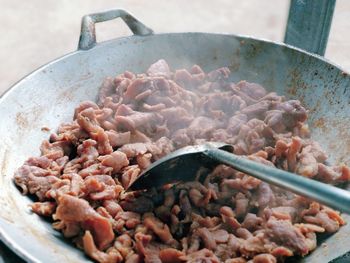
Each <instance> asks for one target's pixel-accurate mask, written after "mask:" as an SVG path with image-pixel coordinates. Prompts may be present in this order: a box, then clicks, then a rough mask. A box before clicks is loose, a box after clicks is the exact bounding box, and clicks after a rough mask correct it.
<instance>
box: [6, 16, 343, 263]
mask: <svg viewBox="0 0 350 263" xmlns="http://www.w3.org/2000/svg"><path fill="white" fill-rule="evenodd" d="M116 17H121V18H123V20H124V21H125V22H126V23H127V24H128V26H129V27H130V28H131V30H132V31H133V33H134V35H133V36H131V37H124V38H118V39H114V40H111V41H108V42H104V43H101V44H98V45H95V37H94V23H95V22H100V21H104V20H109V19H112V18H116ZM160 58H164V59H165V60H167V61H168V62H169V64H170V66H171V67H172V68H173V69H176V68H182V67H188V66H191V65H192V64H199V65H200V66H201V67H202V68H204V69H205V70H211V69H215V68H217V67H222V66H228V67H229V68H230V69H231V71H232V76H231V78H232V80H233V81H238V80H241V79H246V80H248V81H251V82H258V83H260V84H262V85H263V86H264V87H266V88H267V89H268V90H271V91H276V92H278V93H279V94H284V95H285V96H287V97H288V98H296V99H299V100H301V101H302V103H303V104H304V105H305V106H306V107H307V108H308V109H309V110H310V112H309V125H310V127H311V130H312V137H313V138H314V139H315V140H317V141H319V142H320V143H321V144H322V145H323V146H324V148H325V149H326V150H327V151H328V153H330V162H345V163H347V164H350V154H349V153H350V121H349V120H350V118H349V116H350V107H349V106H350V105H349V104H350V88H349V84H350V76H349V75H348V74H347V73H345V72H344V71H342V70H341V69H340V68H339V67H337V66H335V65H334V64H332V63H330V62H328V61H326V60H325V59H323V58H322V57H320V56H316V55H312V54H310V53H307V52H304V51H302V50H299V49H297V48H294V47H291V46H288V45H285V44H277V43H273V42H269V41H264V40H257V39H255V38H251V37H243V36H236V35H223V34H208V33H176V34H153V32H152V30H150V29H148V28H147V27H146V26H144V25H143V24H142V23H140V22H139V21H137V20H136V19H134V18H133V17H132V16H130V15H129V14H128V13H126V12H125V11H122V10H113V11H109V12H105V13H100V14H95V15H92V16H86V17H84V19H83V26H82V35H81V39H80V43H79V49H78V51H76V52H74V53H71V54H69V55H66V56H64V57H62V58H60V59H58V60H55V61H54V62H51V63H49V64H47V65H45V66H43V67H42V68H40V69H38V70H37V71H35V72H33V73H32V74H30V75H29V76H27V77H25V78H24V79H22V80H21V81H20V82H18V83H17V84H16V85H15V86H14V87H13V88H12V89H11V90H9V91H8V92H7V93H6V94H5V95H3V97H2V98H1V99H0V113H1V125H0V134H1V140H0V167H1V174H0V207H1V209H0V238H1V240H2V241H3V242H4V243H5V244H6V245H7V246H9V247H10V248H11V249H12V250H13V251H15V253H17V254H18V255H19V256H21V257H22V258H24V259H25V260H26V261H30V262H78V261H79V262H81V261H85V262H91V261H89V259H87V258H86V257H85V256H84V255H83V253H82V252H81V251H79V250H78V249H75V248H74V247H73V246H72V245H70V243H69V242H67V241H65V240H64V238H63V237H62V236H61V234H60V233H58V232H56V231H54V230H53V229H52V227H51V225H50V222H48V221H45V220H43V219H42V218H40V217H39V216H37V215H35V214H32V213H31V212H30V209H29V208H28V206H27V205H28V204H29V203H30V202H32V201H31V200H30V199H29V198H27V197H23V196H22V195H21V194H20V192H19V191H18V189H17V188H16V187H15V185H14V184H13V182H12V176H13V173H14V170H15V169H16V168H17V167H18V166H19V165H21V164H22V163H23V161H25V159H26V158H27V157H29V156H32V155H39V146H40V143H41V141H42V140H43V139H45V138H48V136H49V134H48V132H46V131H44V130H43V131H42V130H41V128H42V127H43V126H47V127H49V128H51V129H53V130H54V129H55V128H56V127H58V125H59V124H60V123H62V122H65V121H69V120H70V119H71V118H72V115H73V109H74V107H75V106H76V105H78V104H79V102H81V101H84V100H94V99H95V97H96V94H97V91H98V86H99V85H100V83H101V81H102V80H103V78H104V77H106V76H112V75H116V74H118V73H121V72H123V71H125V70H131V71H135V72H143V71H145V70H146V69H147V67H148V66H149V65H150V64H151V63H153V62H155V61H156V60H158V59H160ZM345 218H346V220H347V221H348V222H350V216H345ZM348 233H350V224H347V225H345V226H344V227H342V228H341V229H340V231H339V232H338V233H336V234H334V235H333V236H331V237H330V238H326V239H325V240H324V242H325V244H326V245H322V246H319V247H318V248H317V250H316V251H314V252H313V253H312V254H311V255H309V256H307V257H305V258H303V259H299V258H298V260H299V261H300V262H306V261H308V262H328V261H329V260H331V259H333V258H336V257H337V256H339V255H342V254H344V253H346V252H347V251H348V249H349V248H348V244H349V241H350V240H349V239H350V238H349V235H348Z"/></svg>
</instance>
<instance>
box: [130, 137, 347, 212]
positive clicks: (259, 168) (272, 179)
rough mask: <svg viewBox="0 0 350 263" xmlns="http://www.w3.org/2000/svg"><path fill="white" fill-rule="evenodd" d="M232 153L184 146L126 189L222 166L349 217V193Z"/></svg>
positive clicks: (226, 148) (218, 146)
mask: <svg viewBox="0 0 350 263" xmlns="http://www.w3.org/2000/svg"><path fill="white" fill-rule="evenodd" d="M232 150H233V147H232V146H231V145H228V144H225V143H217V142H208V143H205V144H202V145H196V146H187V147H184V148H182V149H179V150H177V151H174V152H172V153H170V154H169V155H167V156H165V157H163V158H161V159H159V160H157V161H156V162H154V163H153V164H152V165H151V166H150V167H149V168H148V169H147V170H145V171H144V172H143V173H142V174H141V175H140V176H139V177H138V179H137V180H135V182H133V184H132V185H131V186H130V187H129V188H130V189H132V190H141V189H149V188H151V187H159V186H162V185H165V184H168V183H174V182H179V181H182V182H184V181H192V180H194V179H195V178H196V176H198V171H200V170H201V168H203V167H207V168H210V167H214V166H215V165H218V164H220V163H222V164H226V165H228V166H231V167H233V168H234V169H236V170H238V171H241V172H243V173H246V174H249V175H251V176H254V177H256V178H258V179H260V180H262V181H265V182H267V183H270V184H273V185H276V186H279V187H282V188H284V189H286V190H289V191H291V192H294V193H296V194H298V195H302V196H305V197H308V198H310V199H313V200H315V201H318V202H320V203H322V204H325V205H327V206H330V207H332V208H334V209H337V210H340V211H342V212H346V213H348V214H350V192H348V191H346V190H343V189H340V188H337V187H335V186H332V185H328V184H325V183H321V182H319V181H315V180H312V179H308V178H305V177H302V176H299V175H296V174H293V173H290V172H286V171H283V170H280V169H277V168H274V167H270V166H267V165H264V164H260V163H257V162H254V161H251V160H249V159H247V158H244V157H242V156H237V155H235V154H233V153H231V152H232Z"/></svg>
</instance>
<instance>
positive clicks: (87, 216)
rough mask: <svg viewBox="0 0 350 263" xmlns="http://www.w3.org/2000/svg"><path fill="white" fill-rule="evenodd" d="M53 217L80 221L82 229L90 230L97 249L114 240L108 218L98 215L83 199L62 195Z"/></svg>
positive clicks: (103, 247) (68, 220) (106, 245)
mask: <svg viewBox="0 0 350 263" xmlns="http://www.w3.org/2000/svg"><path fill="white" fill-rule="evenodd" d="M54 218H55V219H56V220H62V221H65V222H79V223H81V224H82V227H83V228H84V229H87V230H90V231H92V233H93V236H94V238H95V242H96V244H97V246H98V248H99V249H105V248H106V247H108V245H109V244H110V243H111V242H112V241H113V240H114V233H113V230H112V226H111V223H110V222H109V220H108V219H107V218H105V217H102V216H101V215H99V214H98V213H97V212H96V211H95V210H94V209H93V208H92V207H91V206H90V205H89V202H87V201H85V200H83V199H80V198H77V197H73V196H69V195H62V196H61V197H60V198H59V203H58V206H57V209H56V214H55V215H54Z"/></svg>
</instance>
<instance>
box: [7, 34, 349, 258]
mask: <svg viewBox="0 0 350 263" xmlns="http://www.w3.org/2000/svg"><path fill="white" fill-rule="evenodd" d="M174 35H178V36H180V35H185V36H187V35H190V36H191V35H207V36H213V37H215V36H217V37H222V36H224V37H232V38H236V39H241V40H252V41H257V42H262V43H265V44H269V45H273V46H276V47H279V48H281V47H282V48H287V49H289V50H293V51H297V52H299V53H301V54H304V55H307V56H309V57H312V58H315V59H317V60H320V61H322V62H324V63H326V64H328V65H329V66H332V67H334V69H337V70H339V71H341V72H342V73H343V74H346V75H347V76H350V73H349V72H348V71H347V70H345V69H344V68H342V67H341V66H339V65H338V64H337V63H335V62H332V61H331V60H329V59H327V58H325V57H323V56H320V55H317V54H314V53H311V52H308V51H305V50H303V49H301V48H298V47H295V46H292V45H289V44H285V43H283V42H280V41H272V40H268V39H265V38H259V37H254V36H251V35H244V34H231V33H209V32H174V33H159V34H152V35H147V36H137V35H131V36H126V37H119V38H114V39H111V40H108V41H103V42H100V43H97V44H96V45H95V46H94V47H92V48H91V49H88V50H82V49H77V50H75V51H72V52H69V53H67V54H65V55H62V56H60V57H58V58H56V59H54V60H52V61H50V62H48V63H46V64H44V65H42V66H40V67H38V68H36V69H34V70H32V71H31V72H29V73H28V74H26V75H25V76H24V77H22V78H21V79H19V80H18V81H16V82H14V83H13V84H12V85H11V86H10V87H9V88H7V89H6V90H5V91H4V92H3V93H2V94H0V104H1V103H3V101H5V100H6V98H7V96H9V95H10V93H11V92H15V91H16V89H17V88H19V87H20V85H21V84H22V82H25V81H26V80H27V79H28V78H30V77H31V76H32V75H34V74H35V73H38V72H40V71H42V70H44V69H46V68H48V67H49V66H51V65H53V64H55V63H56V62H59V61H62V60H64V59H66V58H69V57H71V56H74V55H76V54H78V53H84V52H89V51H92V50H94V49H98V48H103V47H104V46H106V45H109V44H111V43H113V42H118V41H131V40H133V39H135V38H138V39H142V38H149V37H158V36H160V37H166V36H174ZM0 176H3V175H0ZM11 179H12V177H11ZM0 240H1V241H2V242H3V243H4V245H5V246H6V247H7V248H8V249H10V250H11V251H12V252H13V253H15V254H16V256H18V257H20V258H21V259H22V260H25V261H27V262H38V260H37V259H35V258H33V256H32V255H31V254H30V253H28V252H27V250H25V249H24V248H22V247H21V245H18V243H17V241H15V240H14V239H13V238H12V237H11V236H9V235H8V234H7V231H6V229H5V228H3V227H0Z"/></svg>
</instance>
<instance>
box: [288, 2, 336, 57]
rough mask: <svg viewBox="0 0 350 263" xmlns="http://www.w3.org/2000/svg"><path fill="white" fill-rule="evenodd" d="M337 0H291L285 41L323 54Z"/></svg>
mask: <svg viewBox="0 0 350 263" xmlns="http://www.w3.org/2000/svg"><path fill="white" fill-rule="evenodd" d="M335 2H336V0H291V2H290V8H289V16H288V23H287V28H286V34H285V37H284V42H285V43H286V44H290V45H293V46H296V47H299V48H301V49H304V50H306V51H309V52H312V53H316V54H318V55H321V56H323V55H324V53H325V50H326V46H327V41H328V35H329V30H330V27H331V23H332V17H333V11H334V6H335Z"/></svg>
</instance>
